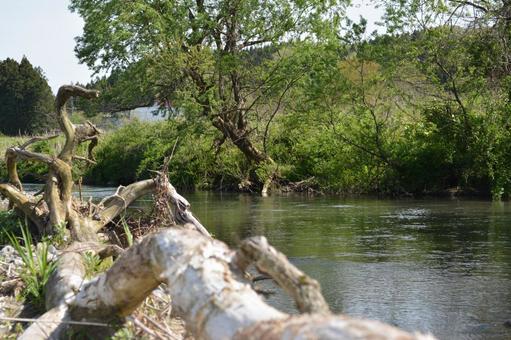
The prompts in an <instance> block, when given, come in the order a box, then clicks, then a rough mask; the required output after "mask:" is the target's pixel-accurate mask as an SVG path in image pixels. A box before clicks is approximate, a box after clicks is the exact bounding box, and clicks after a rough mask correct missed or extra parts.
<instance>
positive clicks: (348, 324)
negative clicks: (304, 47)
mask: <svg viewBox="0 0 511 340" xmlns="http://www.w3.org/2000/svg"><path fill="white" fill-rule="evenodd" d="M259 240H263V241H261V243H262V244H263V245H264V244H267V242H266V240H264V239H259ZM252 243H253V242H252ZM274 254H275V253H274V252H273V251H272V252H270V253H265V256H267V257H269V258H271V257H273V255H274ZM277 255H278V256H277V258H278V259H277V260H268V261H269V262H267V263H266V265H268V264H269V263H279V265H278V266H277V267H276V268H274V269H277V268H281V267H280V266H284V267H286V269H285V272H295V273H296V272H297V271H298V269H297V268H295V267H294V266H293V265H292V264H290V263H289V262H288V261H287V260H286V259H285V258H283V257H282V255H281V254H277ZM238 263H239V253H238V252H235V251H232V250H230V249H229V248H228V247H227V246H226V245H225V244H224V243H222V242H220V241H218V240H214V239H212V238H210V237H207V236H204V235H202V234H201V233H199V232H197V231H195V230H187V229H179V228H170V229H167V230H164V231H161V232H158V233H155V234H151V235H148V236H147V237H145V238H144V239H143V240H142V241H141V242H140V243H138V244H136V245H134V246H132V247H131V248H130V249H128V250H126V251H125V252H124V253H123V254H122V255H121V257H120V258H119V259H118V260H117V261H116V262H115V263H114V265H113V266H112V267H111V268H110V269H109V270H108V271H106V272H105V273H103V274H101V275H99V276H97V277H95V278H94V279H92V280H90V281H88V282H86V283H84V284H83V285H82V286H81V288H80V290H79V292H78V293H77V294H76V295H74V296H73V297H72V298H69V299H67V300H66V301H65V303H64V304H60V305H59V307H56V309H55V308H54V309H53V311H54V312H53V313H54V314H55V316H56V321H58V320H74V321H82V322H84V321H85V322H98V321H100V322H112V321H118V320H120V319H121V318H122V317H125V316H128V315H129V314H130V313H131V312H132V311H133V310H134V309H135V308H136V307H137V306H138V305H139V304H140V303H141V302H142V301H143V300H144V299H145V297H147V296H148V295H149V294H150V293H151V291H152V290H153V289H155V288H156V287H157V286H158V285H160V284H161V283H164V284H166V287H167V291H168V293H169V295H170V296H171V297H172V308H173V313H176V314H177V315H179V316H180V317H182V318H183V319H184V320H185V322H186V326H187V328H188V330H189V331H190V332H191V333H192V334H193V335H194V336H195V337H196V338H198V339H247V338H248V339H261V338H265V339H284V338H286V339H295V338H296V339H298V338H303V336H304V335H307V334H308V335H311V336H312V337H311V338H321V339H361V338H374V339H400V340H405V339H432V338H433V337H432V336H429V335H421V334H410V333H407V332H404V331H402V330H400V329H398V328H395V327H393V326H390V325H386V324H383V323H381V322H378V321H369V320H362V319H354V318H350V317H347V316H339V315H338V316H335V315H331V314H329V313H328V312H327V311H325V310H324V309H323V308H321V309H320V311H321V312H320V313H314V314H304V315H301V316H296V315H295V316H292V315H288V314H285V313H282V312H280V311H278V310H277V309H275V308H273V307H271V306H269V305H268V304H266V303H265V302H264V300H263V299H262V298H261V297H260V296H259V295H258V294H257V293H256V292H255V291H254V290H253V289H252V287H251V285H250V284H249V282H248V281H247V280H245V279H244V277H243V272H242V271H241V270H240V269H243V267H242V268H240V267H239V265H238ZM287 267H289V268H287ZM266 268H268V267H266ZM269 272H272V270H269ZM67 275H68V276H69V277H72V276H74V275H76V273H72V272H68V274H67ZM299 277H301V280H302V281H303V282H312V281H313V280H312V279H310V278H309V277H308V276H306V275H305V274H303V273H301V272H300V275H299ZM313 286H314V287H317V288H319V285H317V284H313ZM297 296H299V295H297ZM295 298H296V297H295ZM298 299H299V298H298ZM62 308H64V309H65V310H64V311H63V310H62ZM47 316H48V315H47V314H45V316H44V317H45V318H46V319H45V320H46V322H47V321H48V318H47ZM41 324H42V323H41ZM46 325H48V323H46ZM69 326H72V325H69ZM91 327H92V326H90V327H89V326H88V328H87V329H88V330H89V331H90V330H91ZM31 328H33V329H32V330H34V329H35V328H36V326H35V325H34V326H33V327H31ZM30 330H31V329H30V328H29V329H28V330H27V331H26V332H25V334H24V335H23V336H22V339H29V338H30V339H34V338H44V337H47V336H48V334H50V336H56V335H59V334H62V333H59V332H60V331H61V330H62V329H59V328H58V327H54V330H53V331H52V330H49V329H48V327H46V329H44V331H45V333H44V334H43V333H41V334H37V333H34V332H31V333H27V332H29V331H30ZM53 332H54V333H53ZM103 334H104V331H103ZM28 335H30V337H29V336H28ZM306 338H307V337H306Z"/></svg>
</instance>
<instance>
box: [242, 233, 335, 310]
mask: <svg viewBox="0 0 511 340" xmlns="http://www.w3.org/2000/svg"><path fill="white" fill-rule="evenodd" d="M252 262H253V263H255V266H256V267H257V268H258V269H259V270H260V271H261V272H263V273H267V274H269V275H270V276H271V277H272V278H273V279H274V280H275V281H277V283H278V284H279V286H281V287H282V288H283V289H284V290H285V291H286V292H287V293H288V294H289V295H291V296H292V297H293V299H294V300H295V302H296V306H297V307H298V310H299V311H300V312H302V313H320V314H329V313H330V309H329V307H328V304H327V303H326V301H325V299H324V298H323V295H322V294H321V288H320V286H319V283H318V282H317V281H316V280H314V279H312V278H310V277H309V276H307V275H306V274H304V273H303V272H302V271H300V270H299V269H298V268H296V267H295V266H293V265H291V264H290V263H289V261H288V260H287V258H286V256H285V255H284V254H282V253H280V252H278V251H277V250H276V249H275V248H273V247H272V246H270V245H269V244H268V241H267V240H266V238H264V237H262V236H258V237H252V238H249V239H247V240H245V241H243V242H242V243H241V245H240V249H239V250H238V263H239V264H240V266H241V269H242V270H245V269H246V267H247V266H248V265H249V264H251V263H252Z"/></svg>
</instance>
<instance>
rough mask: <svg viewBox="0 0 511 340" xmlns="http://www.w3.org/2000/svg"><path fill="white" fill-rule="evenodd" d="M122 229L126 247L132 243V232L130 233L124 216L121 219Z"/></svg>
mask: <svg viewBox="0 0 511 340" xmlns="http://www.w3.org/2000/svg"><path fill="white" fill-rule="evenodd" d="M121 223H122V229H123V230H124V235H125V237H126V241H127V243H128V247H131V246H132V245H133V234H132V233H131V230H130V227H129V225H128V223H126V220H125V219H124V218H122V219H121Z"/></svg>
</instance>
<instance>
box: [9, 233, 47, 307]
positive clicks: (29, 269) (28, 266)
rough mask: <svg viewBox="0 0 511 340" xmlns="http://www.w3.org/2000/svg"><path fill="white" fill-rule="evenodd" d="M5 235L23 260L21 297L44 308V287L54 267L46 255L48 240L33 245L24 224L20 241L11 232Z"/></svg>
mask: <svg viewBox="0 0 511 340" xmlns="http://www.w3.org/2000/svg"><path fill="white" fill-rule="evenodd" d="M7 237H8V238H9V241H10V244H11V245H12V246H13V248H14V249H15V250H16V252H17V253H18V255H19V256H20V257H21V259H22V261H23V267H22V268H21V273H20V277H21V279H22V280H23V282H24V284H25V289H24V290H23V297H24V298H25V299H26V300H27V301H29V302H30V303H31V304H32V305H33V306H34V307H36V308H40V309H41V310H44V287H45V285H46V283H47V282H48V279H49V278H50V275H51V274H52V273H53V271H54V270H55V267H56V263H55V262H52V261H51V260H50V259H49V256H48V254H49V251H48V247H49V244H48V242H47V241H46V240H44V241H43V242H40V243H39V246H37V247H35V246H34V244H33V240H32V236H31V235H30V231H29V230H28V227H26V226H21V242H20V239H19V238H18V237H16V236H15V235H14V234H13V233H7Z"/></svg>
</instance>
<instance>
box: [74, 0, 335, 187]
mask: <svg viewBox="0 0 511 340" xmlns="http://www.w3.org/2000/svg"><path fill="white" fill-rule="evenodd" d="M343 6H344V2H343V0H340V1H336V0H333V1H331V0H306V1H302V0H300V1H288V0H271V1H252V0H249V1H239V0H234V1H233V0H221V1H204V0H196V1H190V0H174V1H163V0H157V1H147V0H135V1H129V2H126V1H119V0H103V1H92V0H73V1H71V9H72V10H74V11H76V12H77V13H79V14H80V16H82V18H83V19H84V21H85V28H84V34H83V36H82V37H79V38H78V45H77V47H76V52H77V55H78V57H79V58H80V60H81V61H82V62H85V63H86V64H88V65H89V66H90V67H93V68H95V69H96V70H98V71H99V70H108V69H119V68H120V69H127V68H129V67H130V65H133V64H136V63H144V64H145V65H146V67H145V68H144V73H145V84H147V85H148V86H149V89H148V92H149V93H153V94H154V97H155V99H157V100H158V101H159V102H160V103H172V104H173V105H174V106H176V107H178V108H179V109H180V113H181V114H184V115H185V116H186V117H187V118H188V119H191V120H208V121H209V122H210V123H211V124H212V125H213V126H214V127H215V128H216V129H217V130H218V131H219V132H220V135H219V136H218V138H217V142H216V145H217V146H220V145H221V144H222V143H223V142H224V141H226V140H227V141H230V142H231V143H233V144H234V145H236V147H237V148H238V149H239V150H240V151H241V152H242V153H243V154H244V155H245V157H246V158H247V159H248V160H249V161H251V162H252V163H253V164H254V165H255V168H256V169H258V170H257V171H256V172H254V173H255V174H256V176H252V180H255V183H256V184H257V185H261V184H262V183H263V182H264V181H265V180H267V178H268V177H271V175H272V174H273V171H274V170H271V169H269V170H268V171H266V170H264V169H268V168H273V169H274V162H273V160H272V159H271V157H270V156H269V155H268V154H267V153H266V152H265V151H264V150H262V149H261V142H262V139H264V137H263V136H264V135H266V134H267V133H264V132H263V133H260V129H259V126H261V125H262V126H266V125H267V124H265V123H264V122H261V120H262V119H265V120H266V121H271V119H272V117H273V116H274V114H273V112H275V111H276V110H275V106H277V107H278V103H279V102H280V100H279V98H281V97H283V96H284V95H285V94H286V93H287V92H288V91H289V88H290V86H292V84H293V81H292V79H295V78H296V75H293V74H289V72H290V71H297V72H298V73H299V74H300V72H302V71H303V70H302V69H300V68H299V67H292V64H293V63H292V62H290V60H292V59H293V57H294V56H295V54H296V53H297V51H298V50H293V49H292V48H288V49H286V53H285V54H278V55H275V56H274V57H273V58H272V59H271V60H267V61H266V62H262V63H260V64H258V65H256V64H254V63H253V62H251V60H250V54H249V52H248V49H250V48H255V47H264V46H268V45H273V46H277V45H279V44H282V43H286V44H289V45H292V42H294V41H299V40H313V41H320V40H321V39H323V38H324V37H329V32H330V29H331V28H332V26H334V27H335V26H336V24H335V23H338V21H339V16H340V14H342V12H343V11H342V10H343ZM327 19H328V20H327ZM332 20H333V21H332ZM332 23H334V24H333V25H332ZM283 75H285V76H283ZM290 79H291V81H290ZM140 85H143V84H140ZM262 130H264V131H267V130H268V129H267V128H263V129H262ZM247 182H248V181H247Z"/></svg>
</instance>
